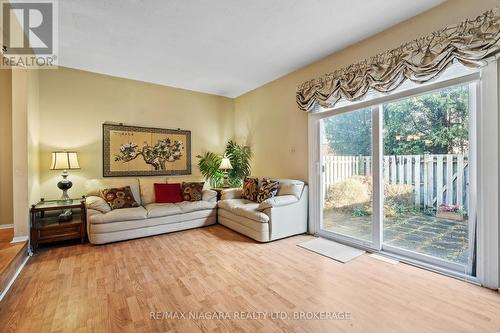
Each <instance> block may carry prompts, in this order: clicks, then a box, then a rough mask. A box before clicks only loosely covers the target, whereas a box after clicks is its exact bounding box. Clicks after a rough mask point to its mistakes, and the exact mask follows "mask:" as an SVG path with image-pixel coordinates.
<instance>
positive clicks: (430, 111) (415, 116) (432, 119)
mask: <svg viewBox="0 0 500 333" xmlns="http://www.w3.org/2000/svg"><path fill="white" fill-rule="evenodd" d="M383 108H384V132H385V133H384V154H385V155H400V154H408V155H419V154H424V153H429V154H459V153H460V154H464V153H466V152H467V150H468V139H469V130H468V126H469V123H468V118H469V94H468V88H467V86H460V87H452V88H447V89H443V90H439V91H436V92H432V93H429V94H425V95H421V96H415V97H410V98H406V99H403V100H401V101H397V102H392V103H387V104H384V106H383Z"/></svg>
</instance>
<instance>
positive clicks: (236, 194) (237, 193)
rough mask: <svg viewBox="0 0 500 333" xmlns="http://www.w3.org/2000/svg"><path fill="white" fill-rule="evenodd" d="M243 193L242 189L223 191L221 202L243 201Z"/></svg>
mask: <svg viewBox="0 0 500 333" xmlns="http://www.w3.org/2000/svg"><path fill="white" fill-rule="evenodd" d="M242 192H243V189H241V188H228V189H227V190H222V191H221V197H220V199H221V200H228V199H241V193H242Z"/></svg>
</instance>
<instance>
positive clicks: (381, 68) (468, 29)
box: [296, 6, 500, 112]
mask: <svg viewBox="0 0 500 333" xmlns="http://www.w3.org/2000/svg"><path fill="white" fill-rule="evenodd" d="M499 52H500V6H499V7H496V8H494V9H491V10H489V11H487V12H485V13H484V14H482V15H480V16H479V17H477V18H476V19H473V20H470V19H469V20H466V21H464V22H462V23H460V24H457V25H453V26H449V27H447V28H444V29H442V30H440V31H437V32H434V33H432V34H430V35H428V36H426V37H422V38H419V39H416V40H414V41H412V42H409V43H406V44H404V45H402V46H400V47H398V48H396V49H393V50H390V51H387V52H385V53H381V54H378V55H376V56H374V57H371V58H369V59H366V60H364V61H362V62H359V63H356V64H352V65H350V66H347V67H345V68H341V69H338V70H335V71H333V72H331V73H327V74H325V75H323V76H321V77H319V78H316V79H313V80H310V81H307V82H304V83H303V84H301V85H300V86H299V87H298V89H297V96H296V98H297V104H298V106H299V108H300V109H301V110H302V111H306V112H308V111H312V110H313V109H314V107H315V106H316V105H317V104H319V105H320V106H322V107H333V106H334V105H335V103H337V102H338V101H339V100H340V99H341V98H345V99H346V100H348V101H356V100H359V99H361V98H363V97H364V96H365V95H366V94H367V93H368V91H369V90H370V89H373V90H376V91H378V92H383V93H388V92H391V91H393V90H395V89H396V88H398V87H399V86H400V85H401V84H402V83H403V82H404V81H405V80H406V79H409V80H411V81H413V82H417V83H424V82H427V81H429V80H432V79H433V78H435V77H436V76H437V75H439V74H440V73H441V72H442V71H444V70H445V69H446V68H447V67H448V66H449V65H451V64H452V63H453V62H455V61H458V62H460V63H461V64H462V65H465V66H468V67H479V66H483V65H484V64H485V63H486V62H485V60H486V59H488V58H491V57H496V56H498V54H499Z"/></svg>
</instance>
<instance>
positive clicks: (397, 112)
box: [383, 85, 469, 264]
mask: <svg viewBox="0 0 500 333" xmlns="http://www.w3.org/2000/svg"><path fill="white" fill-rule="evenodd" d="M383 110H384V128H383V131H384V161H383V165H384V167H383V172H384V198H385V199H384V243H385V244H387V245H391V246H393V247H398V248H402V249H405V250H410V251H414V252H417V253H420V254H425V255H430V256H433V257H436V258H440V259H445V260H447V261H450V262H454V263H459V264H466V263H467V259H468V257H469V249H468V245H469V232H468V228H469V226H468V219H467V212H468V207H467V198H468V187H467V185H468V177H469V167H468V156H469V131H468V128H469V90H468V85H463V86H458V87H452V88H447V89H442V90H439V91H435V92H432V93H428V94H425V95H420V96H414V97H410V98H406V99H403V100H400V101H396V102H391V103H387V104H384V106H383Z"/></svg>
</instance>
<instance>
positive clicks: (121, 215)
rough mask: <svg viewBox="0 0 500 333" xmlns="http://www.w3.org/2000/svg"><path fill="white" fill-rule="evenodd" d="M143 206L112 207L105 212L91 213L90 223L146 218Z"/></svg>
mask: <svg viewBox="0 0 500 333" xmlns="http://www.w3.org/2000/svg"><path fill="white" fill-rule="evenodd" d="M147 213H148V212H147V211H146V209H144V207H134V208H123V209H114V210H112V211H110V212H108V213H106V214H93V215H91V216H89V221H90V223H110V222H119V221H130V220H143V219H146V218H147Z"/></svg>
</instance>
